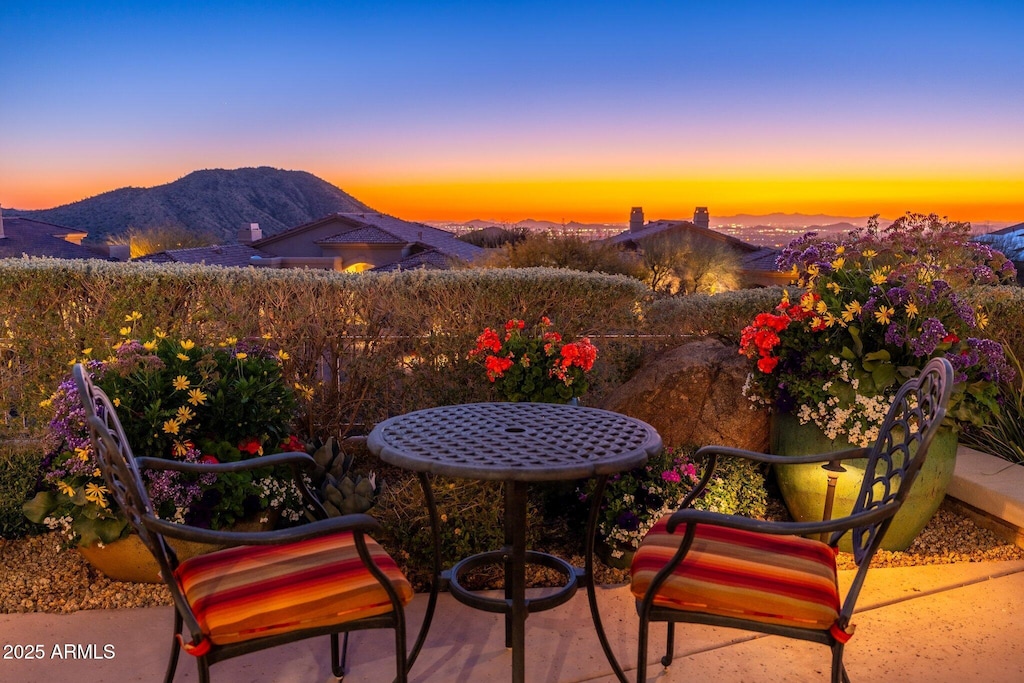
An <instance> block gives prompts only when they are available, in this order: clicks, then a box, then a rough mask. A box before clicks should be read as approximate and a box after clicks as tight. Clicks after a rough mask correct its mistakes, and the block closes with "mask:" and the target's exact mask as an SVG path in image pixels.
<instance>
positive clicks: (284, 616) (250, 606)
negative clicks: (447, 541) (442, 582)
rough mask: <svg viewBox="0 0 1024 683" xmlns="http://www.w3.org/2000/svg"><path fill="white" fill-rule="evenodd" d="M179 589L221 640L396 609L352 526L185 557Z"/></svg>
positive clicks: (396, 580)
mask: <svg viewBox="0 0 1024 683" xmlns="http://www.w3.org/2000/svg"><path fill="white" fill-rule="evenodd" d="M366 543H367V547H368V548H369V550H370V554H371V555H372V556H373V558H374V561H375V562H376V563H377V566H379V567H380V568H381V569H382V570H383V571H384V573H385V574H386V575H387V577H388V578H389V579H390V581H391V584H392V585H393V586H394V587H395V590H396V591H397V593H398V596H399V598H400V599H401V602H402V604H403V605H405V604H408V603H409V601H410V600H412V596H413V590H412V586H411V585H410V584H409V581H408V580H407V579H406V578H405V576H404V575H403V574H402V572H401V570H399V568H398V566H397V565H396V564H395V561H394V560H393V559H391V556H390V555H388V554H387V553H386V552H384V549H383V548H381V547H380V546H379V545H377V543H376V542H375V541H373V539H371V538H369V537H366ZM175 577H176V578H177V580H178V584H179V585H180V586H181V589H182V592H183V593H184V594H185V597H186V599H187V600H188V602H189V604H190V605H191V606H192V610H193V611H194V612H195V615H196V619H197V620H198V621H199V625H200V626H201V627H202V629H203V632H204V633H206V634H207V635H208V636H209V638H210V640H211V641H212V642H213V643H215V644H218V645H225V644H227V643H236V642H240V641H244V640H250V639H252V638H260V637H263V636H271V635H275V634H278V633H286V632H290V631H295V630H297V629H306V628H316V627H320V626H331V625H336V624H342V623H345V622H347V621H353V620H355V619H361V618H363V617H369V616H374V615H377V614H384V613H385V612H390V611H391V609H392V608H391V602H390V601H389V600H388V596H387V592H386V591H385V590H384V588H383V587H381V585H380V584H379V583H378V582H377V580H376V579H374V578H373V575H372V574H370V572H369V570H368V569H366V567H365V566H364V565H363V563H362V562H361V561H360V560H359V554H358V552H357V551H356V547H355V542H354V541H353V538H352V534H351V533H350V532H343V533H338V534H331V535H329V536H323V537H320V538H314V539H309V540H305V541H299V542H297V543H291V544H288V545H279V546H239V547H235V548H228V549H226V550H221V551H218V552H214V553H210V554H208V555H199V556H197V557H193V558H191V559H189V560H186V561H185V562H182V563H181V565H180V566H179V567H178V570H177V571H176V572H175Z"/></svg>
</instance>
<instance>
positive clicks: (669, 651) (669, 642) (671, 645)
mask: <svg viewBox="0 0 1024 683" xmlns="http://www.w3.org/2000/svg"><path fill="white" fill-rule="evenodd" d="M665 626H667V627H668V637H667V638H666V642H665V656H664V657H662V658H661V665H662V666H664V667H667V666H668V665H669V664H671V663H672V656H673V654H674V652H675V645H676V622H674V621H667V622H665Z"/></svg>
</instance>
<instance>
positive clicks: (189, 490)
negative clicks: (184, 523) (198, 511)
mask: <svg viewBox="0 0 1024 683" xmlns="http://www.w3.org/2000/svg"><path fill="white" fill-rule="evenodd" d="M202 457H203V454H202V453H200V452H199V450H198V449H196V448H195V447H194V446H192V445H191V444H190V445H189V446H188V449H187V450H186V452H185V455H183V456H181V457H179V458H177V459H178V460H181V461H182V462H200V461H201V460H202ZM143 476H144V477H145V479H146V488H147V490H148V491H149V497H150V500H151V501H152V503H153V506H154V507H155V508H157V509H160V508H161V507H168V504H169V506H170V507H174V508H178V509H181V510H187V509H188V508H189V507H191V506H192V505H193V504H194V503H195V502H196V501H197V500H199V499H200V498H201V497H202V495H203V487H204V486H211V485H213V484H214V482H215V481H216V477H217V475H215V474H203V475H200V476H199V478H198V481H188V480H187V475H184V474H183V473H182V472H174V471H172V470H146V472H145V473H144V475H143Z"/></svg>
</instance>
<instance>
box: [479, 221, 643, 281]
mask: <svg viewBox="0 0 1024 683" xmlns="http://www.w3.org/2000/svg"><path fill="white" fill-rule="evenodd" d="M484 265H485V266H491V267H496V268H534V267H545V268H568V269H571V270H582V271H586V272H592V273H609V274H618V275H629V276H631V277H637V278H639V277H640V276H641V273H640V271H639V270H638V268H637V265H636V263H635V262H634V261H633V259H631V258H627V257H626V255H624V254H623V253H622V252H621V251H620V250H619V249H618V248H617V247H615V246H613V245H610V244H607V243H605V242H594V241H591V240H586V239H583V238H582V237H580V236H578V235H553V234H551V233H548V232H533V233H530V234H529V236H528V237H527V238H526V239H525V240H522V241H520V242H512V243H509V244H506V245H505V246H504V247H502V249H501V251H500V252H498V253H496V254H494V255H492V256H491V257H490V258H489V259H487V260H486V261H484Z"/></svg>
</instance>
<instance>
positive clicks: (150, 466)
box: [135, 451, 316, 474]
mask: <svg viewBox="0 0 1024 683" xmlns="http://www.w3.org/2000/svg"><path fill="white" fill-rule="evenodd" d="M135 462H136V464H138V466H139V469H147V470H175V471H177V472H192V473H194V474H210V473H214V474H216V473H222V472H244V471H246V470H255V469H262V468H264V467H275V466H277V465H301V466H303V467H310V468H311V467H313V466H314V465H316V461H315V460H313V458H312V456H310V455H309V454H308V453H300V452H298V451H290V452H286V453H274V454H273V455H261V456H259V457H258V458H248V459H246V460H236V461H235V462H220V463H216V464H214V463H205V462H182V461H180V460H169V459H166V458H151V457H145V456H144V457H139V458H135Z"/></svg>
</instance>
